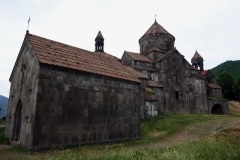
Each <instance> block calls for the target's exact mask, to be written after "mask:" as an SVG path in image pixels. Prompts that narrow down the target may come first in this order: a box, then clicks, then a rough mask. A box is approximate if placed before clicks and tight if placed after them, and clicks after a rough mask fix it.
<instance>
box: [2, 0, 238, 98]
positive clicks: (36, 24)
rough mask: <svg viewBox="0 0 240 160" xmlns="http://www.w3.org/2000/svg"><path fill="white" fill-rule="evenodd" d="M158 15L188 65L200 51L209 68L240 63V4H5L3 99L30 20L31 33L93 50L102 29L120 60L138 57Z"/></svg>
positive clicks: (48, 0)
mask: <svg viewBox="0 0 240 160" xmlns="http://www.w3.org/2000/svg"><path fill="white" fill-rule="evenodd" d="M155 14H156V15H157V16H156V19H157V22H158V23H159V24H161V25H162V26H163V27H164V28H165V29H166V30H167V31H168V32H169V33H171V34H172V35H173V36H175V38H176V40H175V47H176V48H177V49H178V51H179V52H180V53H181V54H183V55H184V56H185V58H186V59H187V60H188V61H189V62H190V61H191V58H192V56H193V54H194V53H195V51H196V49H197V51H198V53H199V54H200V55H201V56H202V57H203V58H204V69H211V68H213V67H215V66H217V65H218V64H220V63H223V62H225V61H227V60H239V59H240V54H239V51H238V48H237V47H239V45H240V31H239V30H240V0H224V1H223V0H141V1H140V0H85V1H82V0H1V2H0V95H3V96H6V97H8V96H9V89H10V82H9V77H10V74H11V71H12V69H13V66H14V63H15V61H16V58H17V55H18V53H19V50H20V47H21V45H22V42H23V39H24V35H25V33H26V30H27V26H28V25H27V21H28V18H29V15H30V17H31V21H30V25H29V32H30V33H31V34H35V35H38V36H41V37H45V38H48V39H52V40H55V41H59V42H63V43H66V44H69V45H73V46H76V47H79V48H83V49H86V50H90V51H94V49H95V48H94V43H95V42H94V39H95V37H96V35H97V33H98V31H99V30H101V32H102V34H103V37H104V38H105V46H104V47H105V48H104V49H105V52H107V53H110V54H112V55H114V56H117V57H119V58H121V56H122V54H123V52H124V50H126V51H132V52H137V53H139V44H138V40H139V38H140V37H141V36H142V35H143V34H144V33H145V32H146V31H147V30H148V29H149V27H150V26H151V25H152V24H153V23H154V19H155V17H154V15H155Z"/></svg>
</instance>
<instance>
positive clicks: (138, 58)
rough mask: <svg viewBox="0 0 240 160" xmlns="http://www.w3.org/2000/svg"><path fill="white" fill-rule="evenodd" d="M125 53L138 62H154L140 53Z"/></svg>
mask: <svg viewBox="0 0 240 160" xmlns="http://www.w3.org/2000/svg"><path fill="white" fill-rule="evenodd" d="M124 53H126V54H128V55H129V56H130V57H132V58H133V59H134V60H136V61H144V62H153V61H152V60H151V59H149V58H148V57H145V56H144V55H141V54H139V53H133V52H128V51H125V52H124Z"/></svg>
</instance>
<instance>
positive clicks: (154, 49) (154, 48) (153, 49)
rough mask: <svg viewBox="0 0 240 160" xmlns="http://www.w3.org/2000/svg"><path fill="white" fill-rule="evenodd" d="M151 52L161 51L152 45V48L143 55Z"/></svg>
mask: <svg viewBox="0 0 240 160" xmlns="http://www.w3.org/2000/svg"><path fill="white" fill-rule="evenodd" d="M151 52H161V51H160V49H158V48H156V47H153V48H152V49H150V50H149V51H148V52H147V53H146V54H145V55H147V54H149V53H151Z"/></svg>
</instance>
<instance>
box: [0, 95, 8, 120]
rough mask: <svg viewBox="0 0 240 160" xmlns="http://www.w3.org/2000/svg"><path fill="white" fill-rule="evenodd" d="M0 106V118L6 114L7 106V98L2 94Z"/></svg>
mask: <svg viewBox="0 0 240 160" xmlns="http://www.w3.org/2000/svg"><path fill="white" fill-rule="evenodd" d="M0 107H1V109H2V110H1V111H0V119H1V118H2V117H3V116H5V117H6V114H7V107H8V98H7V97H4V96H2V95H0Z"/></svg>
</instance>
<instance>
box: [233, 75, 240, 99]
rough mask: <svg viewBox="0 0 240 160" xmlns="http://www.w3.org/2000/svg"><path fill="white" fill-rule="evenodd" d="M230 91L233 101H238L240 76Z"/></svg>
mask: <svg viewBox="0 0 240 160" xmlns="http://www.w3.org/2000/svg"><path fill="white" fill-rule="evenodd" d="M232 90H233V93H234V98H235V100H240V76H239V77H238V78H237V79H236V80H235V82H234V84H233V87H232Z"/></svg>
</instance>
